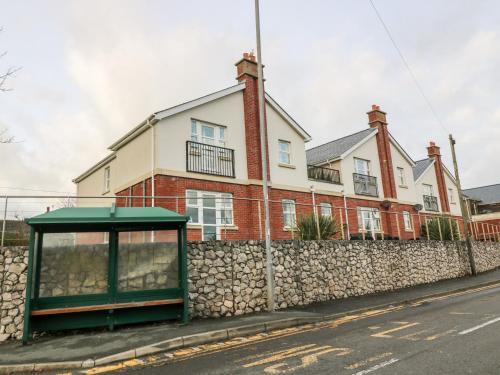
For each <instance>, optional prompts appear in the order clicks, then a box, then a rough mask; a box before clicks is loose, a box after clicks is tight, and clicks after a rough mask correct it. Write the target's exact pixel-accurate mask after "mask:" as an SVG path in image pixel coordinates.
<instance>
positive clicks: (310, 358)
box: [264, 347, 352, 374]
mask: <svg viewBox="0 0 500 375" xmlns="http://www.w3.org/2000/svg"><path fill="white" fill-rule="evenodd" d="M346 349H347V350H348V351H345V350H346ZM339 350H341V352H340V353H339V354H337V356H340V355H345V354H348V353H350V352H351V351H352V350H351V349H348V348H331V347H330V348H327V349H324V350H321V351H319V352H315V353H312V354H309V355H305V356H304V357H302V358H301V359H300V361H301V364H300V365H297V366H291V367H287V363H286V362H281V363H276V364H274V365H271V366H268V367H266V368H265V369H264V372H266V373H268V374H285V373H290V372H293V371H295V370H298V369H303V368H306V367H308V366H310V365H312V364H313V363H316V362H318V357H319V356H320V355H324V354H328V353H331V352H335V351H339Z"/></svg>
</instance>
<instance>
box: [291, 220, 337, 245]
mask: <svg viewBox="0 0 500 375" xmlns="http://www.w3.org/2000/svg"><path fill="white" fill-rule="evenodd" d="M318 219H319V232H320V238H319V239H321V240H329V239H331V238H332V237H334V236H335V235H336V234H337V233H339V231H340V226H339V225H338V222H337V220H336V219H335V217H326V216H321V215H319V217H318ZM297 230H298V232H299V235H300V238H301V239H302V240H317V239H318V230H317V227H316V218H315V215H314V214H309V215H303V216H301V217H299V219H298V222H297Z"/></svg>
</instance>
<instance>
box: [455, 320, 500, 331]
mask: <svg viewBox="0 0 500 375" xmlns="http://www.w3.org/2000/svg"><path fill="white" fill-rule="evenodd" d="M496 322H500V317H498V318H495V319H493V320H489V321H487V322H484V323H483V324H479V325H477V326H475V327H472V328H469V329H466V330H463V331H460V332H458V334H459V335H466V334H468V333H471V332H474V331H476V330H478V329H481V328H483V327H486V326H489V325H490V324H493V323H496Z"/></svg>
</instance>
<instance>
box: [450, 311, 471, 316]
mask: <svg viewBox="0 0 500 375" xmlns="http://www.w3.org/2000/svg"><path fill="white" fill-rule="evenodd" d="M450 315H474V313H471V312H460V311H451V312H450Z"/></svg>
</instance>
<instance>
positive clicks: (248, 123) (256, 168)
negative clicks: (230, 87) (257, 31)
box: [235, 52, 269, 180]
mask: <svg viewBox="0 0 500 375" xmlns="http://www.w3.org/2000/svg"><path fill="white" fill-rule="evenodd" d="M235 65H236V72H237V76H236V79H237V80H238V82H245V83H246V88H245V90H243V108H244V112H245V113H244V116H245V138H246V139H245V140H246V150H247V171H248V178H249V179H254V180H262V159H261V153H260V150H261V147H260V124H259V92H258V86H259V85H258V81H257V77H258V72H257V60H256V58H255V56H254V54H253V53H247V52H245V53H244V54H243V58H242V59H241V60H239V61H238V62H237V63H236V64H235ZM264 115H265V113H264ZM266 118H267V117H266ZM266 151H267V154H268V158H267V160H268V167H269V150H266ZM267 170H268V178H269V168H267Z"/></svg>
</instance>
